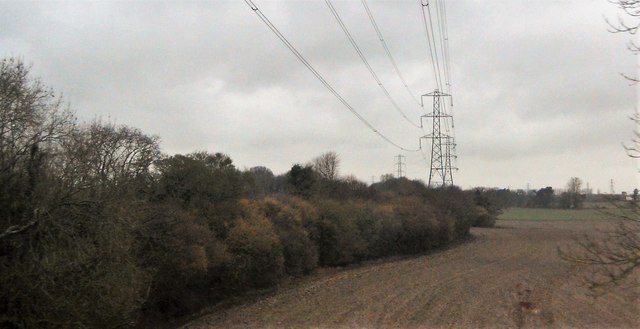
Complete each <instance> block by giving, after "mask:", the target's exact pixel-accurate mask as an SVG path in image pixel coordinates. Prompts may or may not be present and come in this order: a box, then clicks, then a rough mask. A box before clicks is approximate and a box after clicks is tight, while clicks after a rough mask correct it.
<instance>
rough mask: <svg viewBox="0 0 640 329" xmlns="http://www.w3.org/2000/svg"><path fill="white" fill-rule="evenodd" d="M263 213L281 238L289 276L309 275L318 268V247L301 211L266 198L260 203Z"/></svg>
mask: <svg viewBox="0 0 640 329" xmlns="http://www.w3.org/2000/svg"><path fill="white" fill-rule="evenodd" d="M258 207H259V208H260V210H261V212H262V213H263V214H264V215H265V216H266V217H267V218H268V219H269V220H270V221H271V222H272V223H273V226H274V228H275V231H276V233H277V235H278V237H279V238H280V244H281V245H282V251H283V256H284V269H285V272H286V273H287V274H289V275H293V276H300V275H302V274H308V273H309V272H311V271H312V270H313V269H314V268H316V266H318V247H317V245H316V244H315V243H313V241H311V239H310V237H309V233H308V232H307V231H306V230H305V228H304V226H303V219H302V218H303V216H304V215H305V214H304V213H303V212H302V211H300V210H299V209H296V208H293V207H290V206H289V205H287V204H285V203H283V202H281V201H280V200H277V199H275V198H264V199H263V200H261V201H259V202H258Z"/></svg>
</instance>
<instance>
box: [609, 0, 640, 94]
mask: <svg viewBox="0 0 640 329" xmlns="http://www.w3.org/2000/svg"><path fill="white" fill-rule="evenodd" d="M610 2H611V3H612V4H614V5H616V6H617V7H618V8H619V9H620V11H621V12H622V15H618V17H617V22H615V23H614V22H611V21H610V20H609V19H605V20H606V22H607V24H608V25H609V32H611V33H628V34H631V35H635V34H636V33H638V28H640V0H610ZM627 48H628V49H629V51H631V53H633V54H634V55H637V54H639V53H640V45H638V44H637V43H636V42H635V41H634V40H633V39H632V40H630V41H629V43H628V44H627ZM622 75H623V76H624V77H625V78H626V79H628V80H630V81H632V82H634V83H637V82H638V81H640V80H638V79H639V78H638V77H637V76H628V75H626V74H622Z"/></svg>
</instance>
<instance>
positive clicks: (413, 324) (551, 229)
mask: <svg viewBox="0 0 640 329" xmlns="http://www.w3.org/2000/svg"><path fill="white" fill-rule="evenodd" d="M594 225H596V224H594V222H584V221H571V222H527V221H508V222H505V221H502V222H499V226H500V227H498V228H492V229H473V231H472V233H473V235H474V236H475V238H474V239H473V240H472V241H470V242H467V243H464V244H462V245H460V246H457V247H455V248H451V249H449V250H445V251H441V252H436V253H434V254H432V255H428V256H421V257H415V258H409V259H404V260H398V261H389V262H385V263H380V264H370V265H365V266H362V267H358V268H354V269H349V270H344V271H339V272H337V273H332V274H324V275H317V276H315V277H311V278H309V279H306V280H303V281H302V282H300V283H298V284H294V285H292V286H291V287H289V288H286V289H282V291H280V292H279V293H277V294H275V295H273V296H271V297H265V298H263V299H260V300H258V301H256V302H251V303H247V304H245V305H240V306H236V307H232V308H229V309H225V310H219V311H216V312H214V313H212V314H210V315H207V316H204V317H202V318H200V319H198V320H196V321H193V322H191V323H190V324H188V325H186V326H184V328H185V329H186V328H189V329H196V328H198V329H199V328H264V327H269V328H291V327H293V328H308V327H314V328H345V327H351V328H353V327H357V328H363V327H364V328H370V327H383V328H389V327H392V328H441V327H446V328H451V327H454V328H460V327H462V328H479V327H485V328H505V327H508V328H519V327H529V328H538V327H550V328H566V327H574V328H640V303H638V301H634V302H632V301H628V300H624V299H623V298H621V297H617V296H611V295H607V296H605V297H600V298H599V299H595V300H594V299H592V298H591V297H587V296H585V289H584V288H582V287H580V285H579V283H578V281H577V280H576V275H577V274H576V272H577V271H578V270H576V269H572V268H571V267H570V266H568V265H567V264H566V263H564V262H563V261H562V260H560V259H559V258H558V256H557V251H556V248H557V247H558V246H562V245H566V244H567V243H571V240H572V237H573V236H574V235H575V234H576V233H580V232H582V231H590V230H592V229H593V227H594Z"/></svg>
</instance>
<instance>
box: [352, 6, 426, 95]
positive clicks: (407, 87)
mask: <svg viewBox="0 0 640 329" xmlns="http://www.w3.org/2000/svg"><path fill="white" fill-rule="evenodd" d="M361 2H362V5H363V6H364V9H365V10H366V11H367V15H368V16H369V20H370V21H371V25H373V29H374V30H375V31H376V34H377V35H378V39H379V40H380V42H381V43H382V47H383V48H384V51H385V53H387V57H388V58H389V61H390V62H391V65H393V68H394V69H395V70H396V73H397V74H398V77H399V78H400V81H402V84H403V85H404V88H405V89H406V90H407V92H408V93H409V95H410V96H411V98H413V100H414V101H415V102H416V104H418V106H419V105H420V101H419V100H418V98H417V97H416V96H415V94H414V93H413V92H412V91H411V89H409V85H407V81H406V80H405V79H404V77H403V76H402V73H400V69H399V68H398V64H396V61H395V59H393V56H391V51H390V50H389V47H388V46H387V42H386V41H384V38H383V37H382V33H381V32H380V28H378V24H377V23H376V20H375V19H374V18H373V14H372V13H371V10H370V9H369V5H368V4H367V1H366V0H361Z"/></svg>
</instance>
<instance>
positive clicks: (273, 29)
mask: <svg viewBox="0 0 640 329" xmlns="http://www.w3.org/2000/svg"><path fill="white" fill-rule="evenodd" d="M244 2H245V3H246V4H247V5H248V6H249V8H251V10H253V12H254V13H256V15H258V17H259V18H260V20H262V22H264V23H265V24H266V25H267V27H269V29H270V30H271V32H273V33H274V34H275V35H276V36H277V37H278V39H280V41H282V43H284V44H285V46H287V48H289V50H290V51H291V52H292V53H293V54H294V55H295V56H296V58H298V60H299V61H300V62H302V64H304V66H305V67H306V68H307V69H308V70H309V71H310V72H311V73H313V75H314V76H315V77H316V78H317V79H318V80H320V82H321V83H322V84H323V85H324V86H325V87H326V88H327V89H328V90H329V91H330V92H331V93H332V94H333V95H334V96H335V97H336V98H337V99H338V100H339V101H340V102H341V103H342V104H343V105H344V106H345V107H346V108H347V109H348V110H349V111H350V112H351V113H352V114H353V115H355V116H356V118H358V119H359V120H360V121H361V122H362V123H363V124H364V125H365V126H367V127H368V128H369V129H371V130H372V131H373V132H374V133H376V134H377V135H378V136H380V137H381V138H382V139H384V140H385V141H386V142H387V143H389V144H391V145H393V146H394V147H396V148H398V149H400V150H403V151H405V152H417V151H419V149H416V150H410V149H407V148H404V147H402V146H400V145H398V144H396V143H394V142H393V141H392V140H391V139H389V138H388V137H387V136H385V135H384V134H382V133H381V132H380V131H378V129H376V128H375V127H374V126H373V125H371V124H370V123H369V122H368V121H367V120H366V119H365V118H364V117H362V116H361V115H360V114H359V113H358V112H357V111H356V110H355V109H354V108H353V107H352V106H351V105H350V104H349V103H348V102H347V101H346V100H345V99H344V98H343V97H342V96H341V95H340V94H339V93H338V92H337V91H336V90H335V89H334V88H333V87H332V86H331V85H330V84H329V83H328V82H327V81H326V80H325V79H324V78H323V77H322V75H320V73H318V71H316V69H315V68H313V66H311V64H310V63H309V62H308V61H307V60H306V59H305V58H304V57H303V56H302V54H300V52H298V50H297V49H296V48H295V47H294V46H293V45H292V44H291V43H290V42H289V40H287V38H285V37H284V35H283V34H282V33H280V31H279V30H278V29H277V28H276V27H275V25H273V23H271V21H270V20H269V18H267V16H265V15H264V14H263V13H262V11H260V9H259V8H258V6H256V5H255V4H254V3H253V1H252V0H244Z"/></svg>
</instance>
